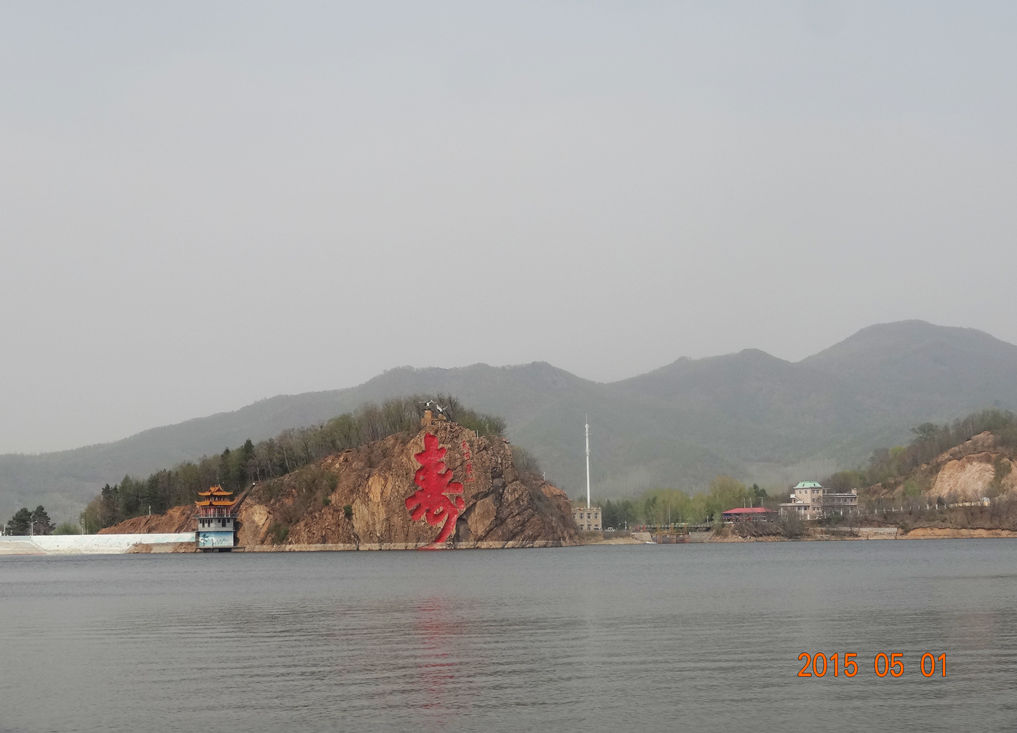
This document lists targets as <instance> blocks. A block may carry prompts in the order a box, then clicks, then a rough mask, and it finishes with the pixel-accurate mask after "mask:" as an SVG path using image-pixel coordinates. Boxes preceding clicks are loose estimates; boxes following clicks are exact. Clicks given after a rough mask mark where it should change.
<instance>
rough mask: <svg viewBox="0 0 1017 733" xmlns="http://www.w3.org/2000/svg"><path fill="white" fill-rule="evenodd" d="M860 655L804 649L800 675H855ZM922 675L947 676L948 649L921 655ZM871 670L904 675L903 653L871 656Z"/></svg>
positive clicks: (800, 658)
mask: <svg viewBox="0 0 1017 733" xmlns="http://www.w3.org/2000/svg"><path fill="white" fill-rule="evenodd" d="M857 657H858V654H857V653H855V652H844V653H841V652H835V653H834V654H824V653H823V652H814V653H813V652H802V653H801V654H799V655H798V661H799V662H802V668H801V669H800V670H798V676H799V677H813V678H816V677H826V676H831V677H854V676H855V675H857V674H858V669H859V668H858V661H857ZM919 668H920V670H921V672H922V677H926V678H928V677H946V652H943V653H942V654H939V655H938V656H937V655H935V654H932V653H930V652H926V653H925V654H923V655H922V658H921V661H920V662H919ZM872 673H873V674H874V675H876V677H880V678H882V677H901V676H903V675H904V654H903V653H902V652H890V653H886V652H879V653H878V654H876V655H875V656H874V657H873V658H872Z"/></svg>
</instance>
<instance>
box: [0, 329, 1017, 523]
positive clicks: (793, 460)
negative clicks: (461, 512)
mask: <svg viewBox="0 0 1017 733" xmlns="http://www.w3.org/2000/svg"><path fill="white" fill-rule="evenodd" d="M1015 376H1017V346H1014V345H1012V344H1008V343H1006V342H1004V341H1001V340H999V339H996V338H994V337H992V336H990V335H989V334H986V333H984V332H981V331H977V330H975V329H963V328H955V327H944V326H936V325H933V324H930V323H927V322H924V321H901V322H896V323H891V324H876V325H875V326H869V327H867V328H864V329H862V330H860V331H858V332H856V333H855V334H853V335H852V336H849V337H848V338H847V339H844V340H843V341H841V342H838V343H837V344H834V345H833V346H831V347H828V348H827V349H824V350H822V351H820V352H817V354H814V355H812V356H809V357H806V358H805V359H802V360H800V361H798V362H789V361H786V360H784V359H780V358H779V357H774V356H772V355H770V354H768V353H766V352H765V351H762V350H759V349H743V350H742V351H739V352H737V353H734V354H726V355H719V356H712V357H706V358H704V359H690V358H688V357H682V358H679V359H677V360H675V361H674V362H671V363H670V364H668V365H665V366H663V367H660V368H658V369H654V370H651V371H649V372H646V373H644V374H640V375H636V376H634V377H630V378H627V379H622V380H617V381H613V382H595V381H592V380H588V379H584V378H582V377H578V376H576V375H575V374H572V373H571V372H568V371H566V370H564V369H561V368H559V367H556V366H554V365H552V364H549V363H548V362H541V361H538V362H530V363H528V364H516V365H509V366H490V365H487V364H483V363H475V364H471V365H469V366H466V367H457V368H440V367H423V368H416V367H405V366H404V367H396V368H393V369H389V370H386V371H385V372H382V373H381V374H379V375H377V376H375V377H373V378H372V379H370V380H368V381H366V382H364V383H363V384H361V385H357V386H355V387H346V388H342V389H337V390H325V391H318V392H306V393H300V394H296V395H276V396H273V397H269V398H266V399H263V400H259V401H257V402H254V403H251V404H249V405H246V406H243V407H241V408H239V409H237V410H234V411H227V412H220V413H216V414H214V415H208V416H205V417H197V418H192V419H191V420H187V421H184V422H181V423H177V424H175V425H167V426H159V427H154V428H150V429H148V430H145V431H142V432H140V433H136V434H135V435H132V436H129V437H127V438H124V439H122V440H120V441H115V442H112V443H100V444H95V445H91V446H85V447H83V448H78V449H71V450H65V451H59V452H55V453H45V454H37V455H24V454H6V455H0V515H4V516H6V515H7V514H10V513H11V512H13V511H15V510H16V509H17V508H18V507H19V506H23V505H24V506H27V505H29V504H30V505H32V506H35V505H37V504H40V503H42V504H43V505H45V506H46V507H47V509H48V510H49V511H50V514H51V515H53V516H61V512H62V513H63V515H64V516H65V515H67V514H68V513H71V512H75V511H76V510H79V509H80V507H81V506H83V504H84V503H85V502H86V501H88V500H89V499H90V498H91V497H92V496H94V495H95V493H96V492H97V490H98V488H100V487H101V486H102V485H103V484H104V483H107V482H109V483H115V482H117V481H119V480H120V478H122V476H123V475H124V474H131V475H133V476H135V477H143V476H145V475H147V474H149V473H152V472H154V471H157V470H160V469H163V468H171V467H173V466H175V465H177V464H178V463H180V462H182V461H185V460H194V459H197V458H200V457H201V456H202V455H214V454H217V453H219V452H221V451H222V450H223V449H225V448H231V449H232V448H236V447H238V446H239V445H241V444H242V443H243V442H244V440H246V439H248V438H250V439H252V440H262V439H267V438H270V437H274V436H275V435H277V434H279V433H280V432H283V431H284V430H287V429H291V428H299V427H305V426H308V425H315V424H319V423H322V422H325V421H326V420H328V419H330V418H331V417H334V416H335V415H338V414H341V413H343V412H349V411H352V410H354V409H356V408H357V407H358V406H360V405H361V404H364V403H366V402H375V403H380V402H382V401H384V400H385V399H388V398H390V397H396V396H405V395H409V394H437V393H446V394H454V395H455V396H456V397H457V399H459V400H460V401H461V402H462V403H463V404H466V405H469V406H470V407H472V408H475V409H478V410H482V411H484V412H488V413H494V414H498V415H500V416H502V417H503V418H504V419H505V420H506V421H507V423H508V434H509V437H510V438H511V439H512V440H513V442H516V443H518V444H520V445H521V446H523V447H524V448H526V449H528V450H529V451H530V452H532V453H534V454H535V455H536V456H537V457H538V459H540V461H541V463H542V465H543V467H544V469H545V471H546V472H547V473H548V478H549V479H550V480H554V481H555V482H556V483H558V485H561V486H563V487H564V488H565V489H566V490H568V491H569V492H571V493H573V494H576V493H577V492H578V491H579V490H580V488H581V487H585V477H584V470H585V469H584V454H583V446H582V425H583V422H584V421H585V419H586V415H587V414H588V415H589V416H590V422H591V425H592V428H591V433H592V438H591V439H592V442H593V451H594V453H593V455H594V460H593V467H592V470H593V483H594V486H595V487H597V493H599V494H601V495H602V496H621V495H625V494H630V493H635V492H637V491H640V490H642V489H645V488H651V487H654V486H670V487H673V488H681V489H684V490H694V489H697V488H699V487H702V486H704V485H705V484H706V483H708V482H709V480H710V479H711V478H713V476H715V475H716V474H718V473H730V474H732V475H735V476H736V477H740V478H743V479H750V480H752V481H756V482H759V483H762V484H769V485H771V486H781V485H783V484H786V483H789V482H793V480H795V479H796V477H797V476H800V475H804V474H805V473H808V474H809V475H812V476H815V475H821V474H822V473H823V472H832V471H834V470H836V469H838V468H846V467H852V466H854V465H858V463H859V462H860V461H863V460H865V459H867V457H868V455H869V454H871V451H872V450H873V449H875V448H879V447H885V446H886V445H887V444H892V443H893V442H894V441H901V440H904V439H906V438H907V437H908V435H909V431H910V428H911V427H913V426H914V425H916V424H919V423H921V422H929V421H931V422H941V421H944V420H952V419H954V418H957V417H960V416H962V415H964V414H966V413H968V412H971V411H973V410H977V409H983V408H986V407H1002V408H1006V409H1017V380H1015V379H1014V377H1015Z"/></svg>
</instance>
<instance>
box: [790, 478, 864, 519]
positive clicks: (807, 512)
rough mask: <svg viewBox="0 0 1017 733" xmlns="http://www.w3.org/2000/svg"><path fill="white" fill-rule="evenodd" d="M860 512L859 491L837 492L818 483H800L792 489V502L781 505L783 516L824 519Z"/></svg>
mask: <svg viewBox="0 0 1017 733" xmlns="http://www.w3.org/2000/svg"><path fill="white" fill-rule="evenodd" d="M857 511H858V489H851V491H835V490H834V489H827V488H824V487H823V485H822V484H820V483H819V482H818V481H799V482H798V483H797V484H795V486H794V488H792V489H791V500H790V501H788V502H785V503H783V504H781V505H780V514H781V516H784V517H786V516H797V517H798V518H799V519H822V518H823V517H829V516H831V515H833V514H850V513H852V512H857Z"/></svg>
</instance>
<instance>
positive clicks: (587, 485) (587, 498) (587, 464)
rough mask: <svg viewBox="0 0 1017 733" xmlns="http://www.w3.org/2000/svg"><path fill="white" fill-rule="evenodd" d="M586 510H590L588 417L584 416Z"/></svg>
mask: <svg viewBox="0 0 1017 733" xmlns="http://www.w3.org/2000/svg"><path fill="white" fill-rule="evenodd" d="M586 508H587V509H589V508H590V416H589V415H587V416H586Z"/></svg>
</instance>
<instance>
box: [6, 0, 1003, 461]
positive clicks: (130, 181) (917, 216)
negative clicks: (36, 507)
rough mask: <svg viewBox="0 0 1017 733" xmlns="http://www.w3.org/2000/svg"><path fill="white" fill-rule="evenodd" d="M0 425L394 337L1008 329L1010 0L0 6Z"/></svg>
mask: <svg viewBox="0 0 1017 733" xmlns="http://www.w3.org/2000/svg"><path fill="white" fill-rule="evenodd" d="M0 98H2V100H3V106H2V113H0V171H2V172H0V242H2V247H3V265H2V269H0V306H2V308H0V318H2V328H3V350H2V352H0V353H2V361H0V363H2V372H0V374H2V380H0V410H2V412H0V414H2V418H0V452H12V451H28V452H32V451H41V450H53V449H61V448H72V447H78V446H80V445H84V444H87V443H95V442H105V441H109V440H114V439H118V438H121V437H125V436H127V435H130V434H132V433H134V432H137V431H139V430H142V429H145V428H148V427H155V426H158V425H163V424H168V423H173V422H179V421H181V420H185V419H188V418H192V417H199V416H203V415H207V414H210V413H213V412H218V411H223V410H232V409H236V408H239V407H241V406H243V405H245V404H248V403H250V402H253V401H255V400H258V399H261V398H264V397H269V396H272V395H276V394H280V393H298V392H304V391H308V390H321V389H334V388H339V387H347V386H352V385H354V384H358V383H360V382H362V381H365V380H367V379H369V378H370V377H372V376H374V375H376V374H378V373H380V372H381V371H383V370H385V369H388V368H391V367H395V366H400V365H412V366H417V367H424V366H442V367H454V366H463V365H467V364H471V363H475V362H487V363H489V364H496V365H503V364H517V363H525V362H529V361H535V360H544V361H549V362H551V363H553V364H555V365H557V366H560V367H562V368H565V369H568V370H570V371H572V372H574V373H576V374H578V375H579V376H582V377H586V378H590V379H595V380H599V381H609V380H614V379H619V378H624V377H628V376H633V375H635V374H638V373H641V372H644V371H647V370H650V369H653V368H656V367H659V366H662V365H664V364H666V363H669V362H671V361H673V360H675V359H676V358H678V357H680V356H692V357H701V356H711V355H716V354H721V353H728V352H732V351H738V350H740V349H743V348H747V347H756V348H760V349H763V350H765V351H768V352H770V353H771V354H774V355H775V356H779V357H782V358H785V359H789V360H798V359H800V358H802V357H804V356H807V355H809V354H811V353H814V352H816V351H819V350H821V349H823V348H825V347H827V346H830V345H832V344H833V343H835V342H837V341H840V340H842V339H844V338H846V337H847V336H849V335H851V334H852V333H853V332H855V331H856V330H858V329H860V328H862V327H864V326H867V325H871V324H873V323H882V322H887V321H895V320H900V319H905V318H921V319H924V320H928V321H932V322H934V323H938V324H941V325H956V326H969V327H973V328H978V329H981V330H984V331H988V332H989V333H991V334H993V335H994V336H997V337H998V338H1002V339H1004V340H1006V341H1010V342H1011V343H1013V342H1017V318H1015V317H1014V316H1015V314H1017V296H1015V287H1014V275H1015V271H1017V246H1015V244H1017V243H1015V241H1014V233H1015V231H1017V226H1015V225H1017V134H1015V131H1017V3H1014V2H1011V1H1009V0H1007V1H1004V2H971V3H958V2H932V1H930V0H916V1H915V2H903V1H900V2H894V1H893V0H891V1H890V2H886V0H880V1H879V2H859V1H856V0H852V1H851V2H832V1H831V0H819V1H817V2H804V1H799V2H765V3H761V2H755V1H749V2H717V1H716V0H709V1H707V0H704V1H703V2H677V1H675V2H598V3H591V2H554V1H551V0H543V1H542V2H520V1H518V0H516V1H513V2H504V3H487V2H477V1H476V0H469V1H467V2H441V1H439V2H427V3H425V2H384V1H381V2H361V3H339V2H320V3H311V2H285V3H284V2H272V3H259V2H250V1H246V0H245V1H243V2H210V1H209V0H201V2H179V1H178V2H161V3H145V2H138V1H137V0H131V1H130V2H101V1H98V0H97V1H95V2H87V3H82V2H66V3H64V2H50V1H47V2H38V1H37V0H30V1H28V2H17V1H15V0H8V1H7V2H4V3H2V4H0Z"/></svg>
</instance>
